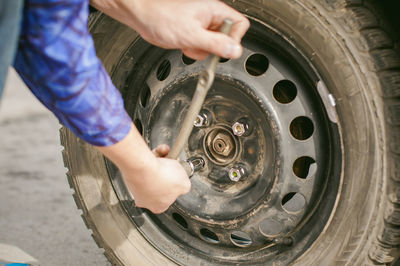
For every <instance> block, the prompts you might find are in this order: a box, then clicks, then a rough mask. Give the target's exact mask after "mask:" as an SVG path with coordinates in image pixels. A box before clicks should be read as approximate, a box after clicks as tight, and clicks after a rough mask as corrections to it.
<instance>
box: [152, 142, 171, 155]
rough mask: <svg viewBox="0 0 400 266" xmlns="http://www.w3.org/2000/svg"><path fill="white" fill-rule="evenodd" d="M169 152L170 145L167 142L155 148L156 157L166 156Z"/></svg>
mask: <svg viewBox="0 0 400 266" xmlns="http://www.w3.org/2000/svg"><path fill="white" fill-rule="evenodd" d="M168 153H169V146H168V145H167V144H161V145H158V146H157V147H156V148H155V149H153V154H154V155H155V156H156V157H165V156H167V155H168Z"/></svg>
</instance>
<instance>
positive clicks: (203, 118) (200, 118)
mask: <svg viewBox="0 0 400 266" xmlns="http://www.w3.org/2000/svg"><path fill="white" fill-rule="evenodd" d="M208 123H209V121H208V117H207V114H205V113H204V112H201V113H200V114H198V115H197V117H196V119H195V120H194V123H193V125H194V126H195V127H204V126H207V125H208Z"/></svg>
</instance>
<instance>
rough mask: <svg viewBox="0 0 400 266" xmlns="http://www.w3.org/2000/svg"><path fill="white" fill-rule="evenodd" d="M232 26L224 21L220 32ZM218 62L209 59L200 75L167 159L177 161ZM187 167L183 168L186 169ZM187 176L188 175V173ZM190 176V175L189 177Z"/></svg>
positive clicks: (214, 58) (212, 80)
mask: <svg viewBox="0 0 400 266" xmlns="http://www.w3.org/2000/svg"><path fill="white" fill-rule="evenodd" d="M232 26H233V21H232V20H230V19H225V20H224V22H223V24H222V26H221V28H220V32H221V33H224V34H226V35H229V33H230V32H231V29H232ZM218 62H219V56H217V55H214V56H212V57H211V60H210V61H209V64H208V66H207V68H206V69H205V70H203V71H202V72H201V73H200V77H199V80H198V82H197V86H196V91H195V92H194V95H193V98H192V102H191V104H190V106H189V110H188V111H187V114H186V116H185V119H184V120H183V124H182V127H181V129H180V131H179V134H178V137H177V139H176V141H175V143H174V145H173V146H172V149H171V151H170V152H169V154H168V158H171V159H177V158H178V156H179V154H180V153H181V151H182V149H183V147H184V146H185V144H186V143H187V141H188V139H189V136H190V133H191V132H192V129H193V122H194V120H195V119H196V117H197V115H198V114H199V112H200V110H201V106H202V105H203V103H204V99H205V98H206V96H207V92H208V90H209V89H210V87H211V85H212V83H213V82H214V76H215V69H216V68H217V64H218ZM186 168H187V167H185V169H186ZM188 175H189V173H188ZM189 176H190V175H189Z"/></svg>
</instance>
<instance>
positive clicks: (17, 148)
mask: <svg viewBox="0 0 400 266" xmlns="http://www.w3.org/2000/svg"><path fill="white" fill-rule="evenodd" d="M59 128H60V126H59V124H58V122H57V120H56V119H55V118H54V117H53V116H52V114H51V113H50V112H49V111H47V110H46V109H45V108H44V107H43V106H42V105H41V104H40V103H39V102H38V101H37V100H36V98H34V97H33V96H32V94H31V93H30V91H29V90H28V89H27V88H26V87H25V86H24V85H23V83H22V82H21V80H20V79H19V78H18V77H17V75H16V74H15V72H14V71H13V70H11V71H10V74H9V76H8V81H7V86H6V88H5V93H4V97H3V99H2V102H1V105H0V264H1V262H4V261H9V262H24V261H25V262H31V263H32V264H34V265H36V264H40V265H108V262H107V260H106V259H105V257H104V256H103V254H102V252H103V251H102V250H101V249H99V248H97V246H96V244H95V243H94V241H93V240H92V238H91V236H90V232H89V231H88V230H87V229H86V227H85V225H84V223H83V221H82V219H81V217H80V211H78V210H77V209H76V206H75V203H74V201H73V199H72V190H71V189H70V188H69V186H68V182H67V180H66V177H65V169H64V167H63V163H62V159H61V147H60V144H59V136H58V129H59Z"/></svg>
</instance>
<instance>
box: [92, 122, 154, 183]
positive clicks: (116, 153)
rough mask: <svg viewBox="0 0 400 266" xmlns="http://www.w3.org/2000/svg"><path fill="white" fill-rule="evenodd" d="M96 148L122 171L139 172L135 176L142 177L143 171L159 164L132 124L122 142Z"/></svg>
mask: <svg viewBox="0 0 400 266" xmlns="http://www.w3.org/2000/svg"><path fill="white" fill-rule="evenodd" d="M96 148H97V149H98V150H99V151H100V152H101V153H103V154H104V155H105V156H106V157H107V158H109V159H110V160H111V161H112V162H113V163H114V164H115V165H116V166H117V167H118V168H119V169H120V170H121V171H122V172H135V173H137V175H135V177H141V176H142V173H144V172H146V171H148V170H149V169H154V168H155V166H156V165H157V162H156V157H155V155H154V154H153V153H152V152H151V150H150V149H149V147H148V146H147V144H146V142H145V141H144V140H143V138H142V136H141V135H140V134H139V132H138V131H137V129H136V127H135V126H134V125H131V130H130V131H129V133H128V135H127V136H126V137H125V138H124V139H123V140H121V141H120V142H118V143H116V144H113V145H110V146H104V147H101V146H96Z"/></svg>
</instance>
